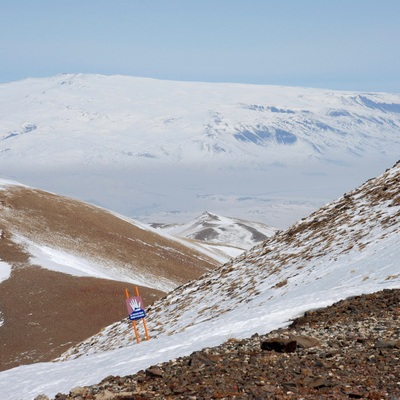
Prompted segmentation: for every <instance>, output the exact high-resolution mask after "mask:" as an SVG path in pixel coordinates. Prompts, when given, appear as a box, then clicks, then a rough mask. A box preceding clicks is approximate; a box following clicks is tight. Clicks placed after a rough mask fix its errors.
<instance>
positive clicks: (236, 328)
mask: <svg viewBox="0 0 400 400" xmlns="http://www.w3.org/2000/svg"><path fill="white" fill-rule="evenodd" d="M399 242H400V163H399V162H398V163H397V164H396V165H395V166H394V167H393V168H391V169H388V170H387V171H386V172H385V173H384V174H382V175H381V176H379V177H377V178H375V179H371V180H369V181H367V182H366V183H365V184H363V185H361V186H360V187H359V188H357V189H355V190H354V191H352V192H349V193H346V194H344V195H343V196H342V197H341V198H339V199H338V200H336V201H334V202H332V203H330V204H327V205H326V206H325V207H323V208H321V209H320V210H318V211H317V212H315V213H313V214H312V215H310V216H309V217H308V218H305V219H303V220H302V221H299V222H298V223H297V224H295V225H293V226H292V227H291V228H290V229H288V230H287V231H285V232H277V233H276V234H275V235H274V236H273V237H272V238H270V239H268V240H266V241H264V242H263V243H262V244H260V245H258V246H256V247H254V248H253V249H251V250H249V251H248V252H246V253H245V254H243V255H241V256H240V257H238V258H236V259H233V260H231V261H230V262H228V263H226V264H225V265H224V266H222V267H221V268H219V269H217V270H215V271H213V272H210V273H209V274H206V275H204V276H202V277H201V278H200V279H198V280H196V281H193V282H190V283H188V284H185V285H182V286H181V287H179V288H177V289H176V290H174V291H173V292H172V293H170V294H168V295H167V296H166V297H165V298H163V299H162V300H160V301H158V302H156V303H154V305H153V306H152V307H151V308H150V309H149V310H148V316H149V321H148V322H149V326H150V330H151V332H152V335H153V337H156V338H157V337H163V336H164V335H175V334H178V333H182V334H187V335H189V334H190V332H192V331H193V330H194V329H201V332H202V334H201V336H199V337H198V341H197V342H198V345H200V343H201V340H200V339H201V338H204V340H206V339H205V338H206V336H207V335H209V336H210V337H211V338H215V339H214V340H215V341H218V340H221V338H223V337H225V338H227V337H229V336H234V337H237V336H238V335H240V336H245V335H249V334H250V335H251V334H252V333H254V330H255V329H256V328H257V327H260V326H264V327H265V328H264V329H265V330H268V329H270V330H272V329H274V327H278V326H282V325H284V324H286V323H287V318H288V317H295V316H297V315H299V314H300V313H302V312H304V311H307V310H309V309H312V308H315V307H316V306H326V305H329V304H331V303H332V302H334V301H337V300H340V299H343V298H345V297H348V296H352V295H357V294H362V293H368V292H371V291H376V288H378V287H380V288H385V287H386V288H396V287H398V286H399V285H400V274H399V271H400V265H399V257H398V256H399V250H398V249H399ZM327 293H328V294H327ZM283 310H285V312H283ZM241 318H245V320H246V323H245V324H244V325H243V322H242V321H240V319H241ZM217 332H218V333H217ZM130 335H131V334H130V328H129V325H127V324H126V322H125V321H124V322H121V323H117V324H115V325H113V326H110V327H108V328H107V329H105V330H104V331H103V332H101V333H99V334H97V335H95V336H93V337H91V338H89V339H88V340H87V341H85V342H83V343H81V344H80V345H78V346H75V347H74V348H71V349H70V350H69V351H68V352H67V353H66V354H64V356H63V357H62V358H63V359H67V358H71V357H79V356H80V355H83V354H88V353H95V352H101V351H105V350H110V349H113V348H117V347H120V346H129V345H130V343H131V342H130Z"/></svg>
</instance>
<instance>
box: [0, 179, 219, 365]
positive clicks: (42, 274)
mask: <svg viewBox="0 0 400 400" xmlns="http://www.w3.org/2000/svg"><path fill="white" fill-rule="evenodd" d="M0 233H1V235H0V261H1V265H0V269H1V271H2V272H3V273H1V274H0V277H1V279H0V338H1V340H0V365H1V369H7V368H11V367H13V366H17V365H20V364H26V363H32V362H36V361H43V360H50V359H52V358H54V357H55V356H57V355H59V354H61V352H62V351H64V350H65V349H66V348H68V347H69V346H71V345H72V344H73V343H77V342H80V341H81V340H83V339H85V338H86V337H88V336H90V335H92V334H94V333H96V332H98V331H99V330H100V329H101V328H102V327H105V326H107V325H109V324H110V323H113V322H115V321H119V320H120V319H121V318H122V317H123V316H125V314H126V307H125V304H124V289H125V288H126V287H127V285H128V287H129V288H130V289H131V293H134V286H133V285H138V286H139V287H140V288H141V294H142V295H143V297H144V300H145V303H146V304H151V303H152V302H153V301H154V300H155V299H156V298H160V297H161V296H162V295H163V294H165V292H167V291H169V290H171V289H172V288H174V287H176V286H178V285H180V284H182V283H184V282H187V281H189V280H191V279H194V278H196V277H199V276H200V275H202V274H203V273H204V272H206V271H209V270H210V269H212V268H214V267H215V266H216V265H217V264H218V263H217V262H216V261H214V260H212V259H211V258H208V257H207V256H205V255H204V254H202V253H199V252H197V251H195V250H194V249H193V248H189V247H187V246H185V245H183V244H182V243H180V242H178V241H176V240H174V239H173V238H168V237H167V236H165V235H164V236H162V235H160V234H158V233H156V232H155V231H154V230H152V229H150V228H149V227H145V226H144V225H140V224H136V225H135V224H134V222H133V221H130V220H127V219H123V218H122V217H118V216H116V215H114V214H112V213H110V212H108V211H106V210H103V209H100V208H97V207H93V206H90V205H87V204H85V203H82V202H79V201H76V200H73V199H69V198H66V197H61V196H57V195H54V194H51V193H48V192H44V191H40V190H36V189H33V188H28V187H24V186H21V185H17V184H11V183H10V182H2V185H1V190H0ZM3 270H4V271H3Z"/></svg>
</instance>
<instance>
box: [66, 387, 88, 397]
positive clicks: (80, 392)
mask: <svg viewBox="0 0 400 400" xmlns="http://www.w3.org/2000/svg"><path fill="white" fill-rule="evenodd" d="M87 393H88V389H87V388H84V387H81V386H77V387H75V388H73V389H71V390H70V392H69V395H70V396H74V397H78V396H81V397H82V396H84V395H86V394H87Z"/></svg>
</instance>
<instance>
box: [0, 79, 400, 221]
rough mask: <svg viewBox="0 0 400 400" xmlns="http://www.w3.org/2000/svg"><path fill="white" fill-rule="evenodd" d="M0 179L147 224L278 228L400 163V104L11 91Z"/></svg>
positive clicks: (312, 93)
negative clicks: (209, 217) (210, 220)
mask: <svg viewBox="0 0 400 400" xmlns="http://www.w3.org/2000/svg"><path fill="white" fill-rule="evenodd" d="M0 119H1V121H2V124H1V127H0V154H1V161H0V178H2V177H4V178H7V179H14V180H16V181H20V182H23V183H25V184H27V185H30V186H33V187H37V188H41V189H45V190H48V191H51V192H54V193H57V194H63V195H67V196H70V197H75V198H79V199H81V200H83V201H86V202H88V203H93V204H97V205H100V206H102V207H104V208H106V209H110V210H114V211H116V212H119V213H120V214H123V215H126V216H129V217H133V218H135V219H140V220H142V221H144V222H168V223H176V222H187V221H189V220H192V219H193V218H195V217H197V216H198V215H200V214H201V212H203V211H204V210H207V211H210V212H214V213H217V214H219V215H229V216H232V217H236V218H243V219H245V220H248V221H260V222H263V223H266V224H267V225H269V226H275V227H277V228H279V229H283V228H287V227H288V226H289V225H290V224H292V223H293V222H295V221H296V220H298V219H300V218H301V217H305V216H307V215H308V214H309V213H310V212H312V211H314V210H316V209H317V208H318V207H320V206H322V205H323V204H326V203H327V202H329V201H331V200H332V199H334V198H337V197H338V196H340V195H342V194H343V193H344V192H347V191H348V190H351V189H352V188H354V187H356V186H358V185H359V184H361V183H362V182H364V181H365V180H366V179H368V178H371V177H373V176H376V175H377V174H378V173H380V172H381V171H382V170H383V168H385V167H386V166H387V165H391V164H393V163H394V162H395V161H397V158H398V155H399V153H400V137H399V128H400V94H386V93H362V92H343V91H332V90H323V89H309V88H299V87H297V88H296V87H281V86H266V85H241V84H217V83H200V82H174V81H162V80H156V79H145V78H136V77H129V76H102V75H84V74H77V75H70V74H64V75H59V76H54V77H49V78H40V79H25V80H22V81H18V82H12V83H7V84H1V85H0Z"/></svg>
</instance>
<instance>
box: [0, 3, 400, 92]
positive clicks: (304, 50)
mask: <svg viewBox="0 0 400 400" xmlns="http://www.w3.org/2000/svg"><path fill="white" fill-rule="evenodd" d="M399 15H400V1H398V0H379V1H378V0H302V1H298V0H234V1H232V0H201V1H195V0H146V1H143V0H141V1H138V0H113V1H111V0H108V1H106V0H96V1H94V0H93V1H89V0H69V1H54V0H35V1H32V0H2V2H1V8H0V83H4V82H10V81H15V80H20V79H23V78H26V77H46V76H52V75H56V74H60V73H96V74H106V75H114V74H122V75H132V76H143V77H152V78H159V79H168V80H184V81H204V82H236V83H251V84H273V85H289V86H306V87H320V88H328V89H340V90H361V91H385V92H396V93H399V92H400V77H399V74H398V71H399V70H400V51H398V39H399V38H400V24H399V23H398V17H399Z"/></svg>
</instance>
